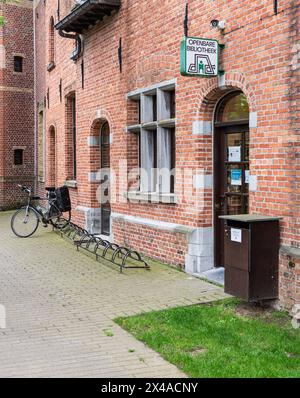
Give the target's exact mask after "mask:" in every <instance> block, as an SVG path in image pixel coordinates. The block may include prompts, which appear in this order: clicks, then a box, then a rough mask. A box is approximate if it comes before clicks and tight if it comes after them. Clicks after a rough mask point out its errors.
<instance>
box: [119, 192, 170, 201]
mask: <svg viewBox="0 0 300 398" xmlns="http://www.w3.org/2000/svg"><path fill="white" fill-rule="evenodd" d="M125 196H126V198H127V199H128V200H130V201H131V200H132V201H139V202H151V203H168V204H176V203H177V197H176V195H175V194H174V193H157V192H138V191H131V192H126V194H125Z"/></svg>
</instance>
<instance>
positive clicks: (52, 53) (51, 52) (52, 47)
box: [48, 17, 55, 70]
mask: <svg viewBox="0 0 300 398" xmlns="http://www.w3.org/2000/svg"><path fill="white" fill-rule="evenodd" d="M54 32H55V28H54V18H53V17H51V18H50V24H49V65H48V70H51V69H53V67H54V66H55V35H54Z"/></svg>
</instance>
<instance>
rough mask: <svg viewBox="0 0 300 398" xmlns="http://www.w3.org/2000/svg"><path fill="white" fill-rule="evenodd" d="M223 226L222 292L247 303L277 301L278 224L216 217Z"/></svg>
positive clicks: (275, 220)
mask: <svg viewBox="0 0 300 398" xmlns="http://www.w3.org/2000/svg"><path fill="white" fill-rule="evenodd" d="M220 218H222V219H224V220H225V221H226V225H225V237H224V242H225V264H224V266H225V292H226V293H228V294H231V295H233V296H237V297H240V298H242V299H244V300H247V301H260V300H268V299H275V298H277V297H278V256H279V220H280V218H277V217H268V216H261V215H249V214H242V215H232V216H220Z"/></svg>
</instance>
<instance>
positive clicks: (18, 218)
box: [11, 207, 40, 238]
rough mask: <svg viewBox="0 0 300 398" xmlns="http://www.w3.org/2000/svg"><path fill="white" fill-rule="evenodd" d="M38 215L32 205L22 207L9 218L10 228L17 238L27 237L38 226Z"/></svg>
mask: <svg viewBox="0 0 300 398" xmlns="http://www.w3.org/2000/svg"><path fill="white" fill-rule="evenodd" d="M39 222H40V220H39V217H38V215H37V213H36V212H35V211H34V209H33V208H32V207H29V208H28V209H27V207H22V209H20V210H18V211H17V212H16V213H15V214H14V215H13V216H12V219H11V229H12V231H13V233H14V234H15V235H16V236H18V237H19V238H29V237H30V236H31V235H33V234H34V233H35V231H36V230H37V228H38V226H39Z"/></svg>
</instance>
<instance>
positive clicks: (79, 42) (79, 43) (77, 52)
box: [58, 29, 82, 61]
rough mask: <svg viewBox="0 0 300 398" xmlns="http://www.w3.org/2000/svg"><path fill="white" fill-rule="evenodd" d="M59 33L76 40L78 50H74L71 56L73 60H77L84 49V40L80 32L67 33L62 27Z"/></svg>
mask: <svg viewBox="0 0 300 398" xmlns="http://www.w3.org/2000/svg"><path fill="white" fill-rule="evenodd" d="M58 33H59V35H60V36H61V37H63V38H65V39H72V40H75V41H76V50H75V51H74V52H73V55H72V57H71V59H72V60H73V61H76V60H77V59H78V58H79V56H80V54H81V51H82V40H81V37H80V35H79V34H78V33H77V34H70V33H65V32H64V31H63V30H62V29H59V31H58Z"/></svg>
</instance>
